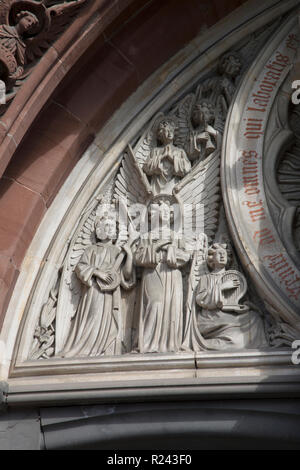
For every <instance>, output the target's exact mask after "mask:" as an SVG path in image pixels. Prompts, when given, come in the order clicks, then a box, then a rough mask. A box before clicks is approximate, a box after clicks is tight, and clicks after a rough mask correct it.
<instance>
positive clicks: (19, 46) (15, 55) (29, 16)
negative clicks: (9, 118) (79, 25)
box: [0, 4, 46, 90]
mask: <svg viewBox="0 0 300 470" xmlns="http://www.w3.org/2000/svg"><path fill="white" fill-rule="evenodd" d="M33 8H34V9H35V10H36V14H35V13H33V11H26V10H22V11H20V12H19V13H18V14H17V15H16V21H17V23H16V25H15V26H10V25H8V24H3V25H0V64H1V67H0V79H1V80H3V81H4V82H5V83H6V87H7V90H11V89H12V88H13V86H14V84H15V82H16V80H17V79H18V78H20V77H21V76H22V74H23V72H24V65H25V61H26V57H25V51H26V44H25V42H24V39H23V38H24V37H26V36H29V35H30V36H32V35H36V34H38V33H39V32H41V30H42V28H43V23H44V22H43V21H42V20H41V19H39V17H41V16H44V17H45V18H46V9H45V7H44V6H43V5H38V4H34V5H33Z"/></svg>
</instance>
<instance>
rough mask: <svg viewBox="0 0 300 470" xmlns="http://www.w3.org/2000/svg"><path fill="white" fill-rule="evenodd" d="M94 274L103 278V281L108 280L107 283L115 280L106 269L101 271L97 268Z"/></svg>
mask: <svg viewBox="0 0 300 470" xmlns="http://www.w3.org/2000/svg"><path fill="white" fill-rule="evenodd" d="M94 274H95V276H96V277H98V278H99V279H101V280H102V281H103V282H106V283H107V284H109V283H110V282H112V281H113V277H112V275H111V273H106V272H104V271H100V270H99V269H97V270H96V271H95V273H94Z"/></svg>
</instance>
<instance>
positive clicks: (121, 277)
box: [19, 2, 300, 363]
mask: <svg viewBox="0 0 300 470" xmlns="http://www.w3.org/2000/svg"><path fill="white" fill-rule="evenodd" d="M73 3H74V2H73ZM43 8H46V6H45V5H44V6H43ZM46 17H47V16H45V18H46ZM298 35H299V26H298V24H297V21H296V20H295V19H294V17H293V18H292V19H291V17H288V18H287V19H286V18H285V19H284V18H280V19H279V20H277V21H276V22H275V23H272V24H271V25H268V26H267V27H266V26H265V27H264V28H262V29H261V30H259V31H257V32H256V33H255V34H254V35H251V36H248V37H247V38H245V40H244V41H241V42H240V44H238V45H236V46H235V47H233V48H232V49H230V50H228V51H227V52H226V53H225V54H222V55H221V56H220V57H219V58H218V60H217V61H216V62H215V63H213V64H212V65H211V67H210V69H206V70H205V73H202V74H201V77H200V78H198V79H197V80H196V81H195V80H194V81H193V83H192V84H191V85H190V86H189V87H186V88H185V89H184V90H183V91H182V92H181V93H177V95H176V96H175V97H174V98H173V99H170V101H169V103H167V104H165V105H164V106H163V107H161V109H160V110H158V111H157V112H155V113H153V114H152V116H151V118H150V119H148V121H147V122H146V124H145V125H144V126H143V128H142V130H140V131H139V132H138V134H136V135H135V137H134V138H132V139H130V140H128V141H127V142H125V143H124V145H123V148H122V152H121V154H119V159H118V163H117V165H116V164H114V166H113V168H112V170H110V171H108V172H107V174H106V176H105V178H104V179H103V175H102V180H101V181H99V182H98V186H97V189H96V191H95V192H94V194H93V195H92V196H91V197H89V200H88V201H87V202H86V203H85V205H84V207H83V208H82V209H81V214H80V216H79V217H78V218H77V220H76V221H75V223H74V224H73V226H72V228H71V227H70V226H69V228H68V234H67V235H64V236H65V237H67V238H65V240H67V242H66V243H65V244H64V246H63V247H62V248H60V252H61V255H59V256H60V258H59V259H60V261H59V262H57V261H55V262H53V266H54V265H55V269H52V274H51V277H50V276H49V275H48V278H47V279H48V286H47V288H48V291H47V292H46V293H44V290H45V286H46V284H45V281H43V268H41V270H40V273H39V277H38V278H37V281H36V283H35V291H34V292H33V295H32V297H31V298H30V301H29V302H28V305H27V314H26V315H25V319H24V322H23V331H26V339H23V340H22V334H21V340H20V343H19V344H20V346H19V347H20V350H21V356H22V358H23V361H24V362H25V363H26V362H28V363H31V362H34V361H37V360H38V361H39V363H41V362H43V361H44V362H47V361H48V362H51V361H52V360H63V361H66V360H67V359H68V360H73V359H76V358H79V359H80V358H83V359H84V358H95V357H100V358H104V356H105V357H107V356H108V357H113V356H122V357H123V356H125V355H126V356H128V357H129V356H130V357H133V358H134V357H135V358H138V357H139V356H141V355H143V356H146V357H149V358H150V357H152V356H151V353H152V354H169V355H170V354H177V355H184V354H193V353H197V352H203V353H205V352H211V351H243V350H251V349H252V350H254V349H256V350H269V349H271V348H274V347H282V346H288V345H290V344H291V342H292V341H293V339H294V338H296V337H297V334H298V331H299V329H298V325H299V321H300V317H299V307H300V303H299V302H300V284H299V282H300V281H299V279H300V272H299V265H298V267H297V266H296V261H297V259H296V258H297V256H298V251H297V250H298V249H299V248H297V247H295V250H294V251H293V253H291V254H289V253H288V249H289V247H290V246H291V245H292V244H293V241H294V240H295V238H297V236H295V234H294V235H293V236H292V235H286V236H285V235H283V236H281V235H280V230H281V231H282V232H283V227H284V225H282V224H283V223H284V220H285V219H284V217H285V213H286V212H287V213H289V207H290V206H289V205H291V206H292V207H293V209H292V212H293V215H294V216H295V217H296V213H297V214H299V211H298V212H297V210H296V209H295V207H296V206H297V204H298V205H299V200H298V199H299V198H298V196H299V194H298V193H299V191H297V190H294V185H295V182H294V179H293V177H291V176H290V173H289V171H288V170H289V168H291V167H292V168H293V169H294V166H293V165H295V166H296V167H297V169H299V168H298V167H299V164H298V162H297V161H296V163H294V160H296V158H297V151H298V140H297V138H298V137H297V129H298V128H297V126H296V127H295V126H294V127H292V124H290V123H291V122H292V121H293V112H294V113H297V111H296V110H294V111H293V110H291V111H290V112H287V111H286V112H284V111H282V100H283V99H285V97H286V92H285V88H284V87H287V89H288V85H286V83H287V81H288V80H289V77H290V75H289V74H290V73H291V70H292V65H293V61H294V59H295V55H296V52H297V50H298V47H299V45H298ZM286 100H287V101H288V98H286ZM285 106H286V109H289V104H288V102H286V103H285ZM282 116H283V117H282ZM225 123H226V126H225ZM290 125H291V127H292V130H290V129H289V126H290ZM286 128H288V132H287V131H286ZM281 133H283V137H282V139H283V141H284V142H285V139H286V138H288V146H287V145H286V144H284V145H283V144H282V145H279V146H277V147H276V149H277V150H276V151H277V153H278V157H277V156H276V157H275V154H274V151H273V150H271V149H272V145H273V142H274V139H275V138H276V139H277V138H279V136H280V135H281ZM274 136H275V137H274ZM294 136H295V137H294ZM280 138H281V137H280ZM293 145H294V147H293V149H292V150H290V147H291V146H293ZM289 146H290V147H289ZM294 154H295V155H296V157H295V158H294ZM278 162H279V163H278ZM270 165H271V170H272V171H269V167H270ZM272 175H274V177H273V176H272ZM271 177H273V180H272V181H273V182H272V183H270V181H269V179H270V178H271ZM275 182H276V184H275ZM88 184H89V182H88V180H87V181H86V182H85V187H86V186H87V185H88ZM289 184H290V185H291V186H290V187H291V190H289V189H288V185H289ZM81 191H82V190H81ZM279 193H280V197H277V196H276V195H278V194H279ZM78 194H81V193H80V192H79V193H78ZM270 194H271V197H267V196H268V195H270ZM291 195H292V196H291ZM80 197H81V196H78V198H79V200H80ZM273 201H275V202H276V201H277V206H276V207H277V209H278V208H280V210H281V211H282V212H281V214H283V216H282V217H281V216H279V215H278V214H279V213H277V212H276V211H275V209H274V210H273V208H272V207H273V206H272V204H273ZM283 201H285V202H283ZM286 201H288V202H286ZM274 204H275V203H274ZM274 204H273V205H274ZM275 205H276V204H275ZM297 207H298V206H297ZM298 209H299V207H298ZM279 212H280V211H279ZM69 213H70V211H69ZM276 217H277V219H276ZM288 217H289V216H287V218H288ZM288 220H290V221H291V225H292V226H293V227H294V228H293V229H292V228H291V229H289V232H288V233H290V234H292V231H293V230H295V231H296V232H297V230H298V224H299V220H298V219H297V221H296V222H293V223H292V220H291V217H290V218H288ZM275 224H276V225H277V228H276V229H275ZM280 224H281V225H280ZM61 227H62V228H60V230H61V231H62V233H63V231H64V230H65V229H64V225H63V223H62V225H61ZM53 246H54V247H55V246H56V245H55V243H54V242H53ZM51 250H52V248H51V246H50V248H49V250H48V252H47V255H46V256H47V260H48V259H51V256H52V255H51ZM53 250H54V251H55V250H56V251H57V248H55V249H54V248H53ZM57 259H58V258H56V260H57ZM280 263H282V269H278V267H279V266H281V265H280ZM47 269H48V270H49V269H50V268H47ZM40 286H41V287H40ZM43 286H44V287H43ZM262 286H263V288H262ZM41 292H43V294H41ZM257 292H259V296H258V295H257ZM42 295H43V302H41V298H42ZM273 296H274V298H275V297H276V299H279V298H280V300H278V302H277V303H276V305H275V304H274V302H273V301H272V299H273ZM37 299H39V300H38V301H37ZM274 305H275V307H276V308H275V307H274ZM37 306H38V307H37ZM33 311H35V312H36V313H35V314H34V315H33V314H32V313H31V312H33ZM29 333H30V334H29ZM29 337H30V339H28V338H29ZM237 354H238V353H237ZM64 363H65V362H64Z"/></svg>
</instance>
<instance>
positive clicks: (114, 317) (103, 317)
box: [62, 211, 135, 357]
mask: <svg viewBox="0 0 300 470" xmlns="http://www.w3.org/2000/svg"><path fill="white" fill-rule="evenodd" d="M95 233H96V238H97V240H98V243H97V244H96V245H92V246H89V247H88V248H86V249H85V250H84V253H83V255H82V256H81V258H80V261H79V263H78V264H77V266H76V275H77V276H78V278H79V280H80V282H81V283H82V285H83V293H82V297H81V301H80V304H79V306H78V310H77V312H76V316H75V317H74V321H73V324H72V326H71V330H70V333H69V336H68V340H67V343H66V345H65V348H64V351H63V353H62V355H63V356H65V357H72V356H95V355H101V354H106V355H114V354H121V353H122V352H124V349H125V348H124V346H123V338H122V328H121V325H122V316H123V312H122V306H121V294H120V289H121V288H124V289H130V288H132V287H133V286H134V284H135V275H134V270H133V257H132V251H131V248H130V243H128V244H127V245H123V246H122V247H120V246H118V245H117V244H116V243H114V241H115V239H116V236H117V234H116V218H115V216H114V214H113V213H112V212H111V211H109V212H105V213H103V214H102V215H101V216H97V217H96V220H95ZM124 256H125V257H126V261H125V263H124V264H123V265H122V262H123V259H124ZM121 265H122V266H121Z"/></svg>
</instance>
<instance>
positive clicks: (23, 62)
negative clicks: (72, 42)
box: [0, 0, 87, 102]
mask: <svg viewBox="0 0 300 470" xmlns="http://www.w3.org/2000/svg"><path fill="white" fill-rule="evenodd" d="M86 2H87V0H73V1H71V0H69V1H65V2H63V1H62V0H40V1H36V0H2V1H1V5H0V80H1V81H2V82H4V83H5V86H6V92H7V102H9V101H11V99H12V98H13V97H14V96H15V94H16V90H17V88H18V85H20V84H21V82H22V80H24V79H25V78H26V77H27V75H28V73H29V72H30V66H32V65H34V64H35V63H36V62H37V61H38V60H39V59H40V58H41V57H42V55H43V54H44V53H45V51H46V50H47V49H48V48H49V47H50V45H51V43H53V42H54V41H55V40H56V39H57V38H58V37H59V35H60V34H61V33H62V32H63V31H64V29H65V28H66V26H67V25H68V24H69V23H70V21H71V20H72V19H73V18H74V16H75V15H76V14H77V13H78V11H79V9H80V8H81V7H82V5H83V4H85V3H86Z"/></svg>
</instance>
